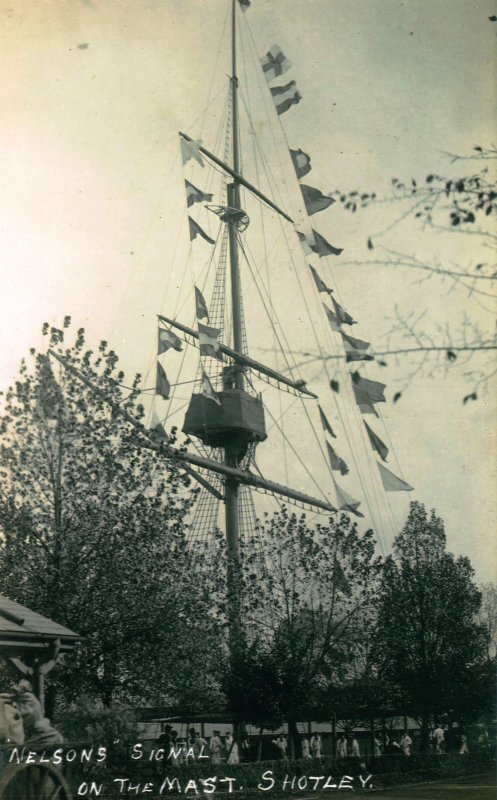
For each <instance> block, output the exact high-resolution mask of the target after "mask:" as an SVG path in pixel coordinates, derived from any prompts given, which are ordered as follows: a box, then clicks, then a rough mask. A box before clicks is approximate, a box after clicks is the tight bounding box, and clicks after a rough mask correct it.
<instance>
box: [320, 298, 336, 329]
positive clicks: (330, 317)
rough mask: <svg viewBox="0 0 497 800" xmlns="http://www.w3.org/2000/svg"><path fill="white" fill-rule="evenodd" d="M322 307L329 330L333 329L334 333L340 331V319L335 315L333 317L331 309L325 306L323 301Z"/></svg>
mask: <svg viewBox="0 0 497 800" xmlns="http://www.w3.org/2000/svg"><path fill="white" fill-rule="evenodd" d="M323 308H324V310H325V312H326V316H327V317H328V322H329V323H330V326H331V330H332V331H334V332H335V333H338V332H339V331H340V321H339V320H338V319H337V317H335V315H334V313H333V311H332V310H331V309H330V308H328V306H325V304H324V303H323Z"/></svg>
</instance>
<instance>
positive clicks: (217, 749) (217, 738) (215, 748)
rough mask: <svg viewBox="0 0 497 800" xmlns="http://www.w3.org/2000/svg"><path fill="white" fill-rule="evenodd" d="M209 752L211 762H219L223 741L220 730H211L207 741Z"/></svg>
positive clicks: (221, 756) (220, 760) (221, 757)
mask: <svg viewBox="0 0 497 800" xmlns="http://www.w3.org/2000/svg"><path fill="white" fill-rule="evenodd" d="M209 753H210V757H211V762H212V763H213V764H221V762H222V760H223V743H222V741H221V732H220V731H214V732H213V735H212V736H211V739H210V742H209Z"/></svg>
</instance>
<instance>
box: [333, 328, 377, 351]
mask: <svg viewBox="0 0 497 800" xmlns="http://www.w3.org/2000/svg"><path fill="white" fill-rule="evenodd" d="M340 335H341V336H342V339H343V343H344V346H345V349H346V350H347V349H350V348H352V350H367V349H368V347H371V344H370V343H369V342H364V341H363V340H362V339H356V338H355V337H354V336H349V334H348V333H344V332H343V331H340Z"/></svg>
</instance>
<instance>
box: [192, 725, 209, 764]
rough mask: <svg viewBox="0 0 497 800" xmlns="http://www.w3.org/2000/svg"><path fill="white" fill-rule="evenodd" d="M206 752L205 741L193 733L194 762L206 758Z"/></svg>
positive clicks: (196, 733)
mask: <svg viewBox="0 0 497 800" xmlns="http://www.w3.org/2000/svg"><path fill="white" fill-rule="evenodd" d="M206 751H207V742H206V740H205V739H204V738H203V737H202V736H201V735H200V734H199V733H198V731H195V738H194V739H193V758H194V759H195V760H198V759H199V758H208V756H207V752H206Z"/></svg>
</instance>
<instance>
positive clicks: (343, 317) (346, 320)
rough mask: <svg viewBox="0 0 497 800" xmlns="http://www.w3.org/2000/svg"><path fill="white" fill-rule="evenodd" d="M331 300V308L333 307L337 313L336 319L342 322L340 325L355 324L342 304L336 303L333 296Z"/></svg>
mask: <svg viewBox="0 0 497 800" xmlns="http://www.w3.org/2000/svg"><path fill="white" fill-rule="evenodd" d="M331 302H332V303H333V308H334V309H335V314H336V315H337V317H338V319H339V320H340V322H341V323H342V325H355V324H356V321H355V319H352V317H351V316H350V314H347V312H346V311H344V309H343V308H342V306H341V305H340V304H339V303H337V301H336V300H335V298H334V297H332V298H331Z"/></svg>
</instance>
